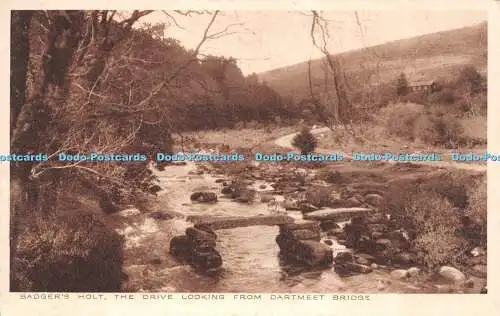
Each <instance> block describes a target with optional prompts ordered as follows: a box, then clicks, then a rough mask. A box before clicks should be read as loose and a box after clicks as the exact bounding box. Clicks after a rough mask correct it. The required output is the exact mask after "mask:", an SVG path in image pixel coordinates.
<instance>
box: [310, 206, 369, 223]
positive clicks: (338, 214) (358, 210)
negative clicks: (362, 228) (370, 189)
mask: <svg viewBox="0 0 500 316" xmlns="http://www.w3.org/2000/svg"><path fill="white" fill-rule="evenodd" d="M372 212H373V209H370V208H363V207H351V208H331V209H324V210H319V211H315V212H311V213H307V214H304V219H310V220H318V221H325V220H337V221H343V220H348V219H350V218H352V217H356V216H363V215H368V214H370V213H372Z"/></svg>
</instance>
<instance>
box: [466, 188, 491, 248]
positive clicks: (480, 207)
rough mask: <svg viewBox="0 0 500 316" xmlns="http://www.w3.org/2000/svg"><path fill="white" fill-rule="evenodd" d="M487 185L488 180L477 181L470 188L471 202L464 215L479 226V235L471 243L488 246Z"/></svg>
mask: <svg viewBox="0 0 500 316" xmlns="http://www.w3.org/2000/svg"><path fill="white" fill-rule="evenodd" d="M486 192H487V185H486V181H484V180H483V181H478V182H476V183H475V184H474V185H473V186H472V187H471V189H470V190H469V203H468V206H467V208H466V209H465V212H464V215H466V216H468V217H469V218H470V219H471V220H472V222H474V223H475V224H476V226H477V228H478V234H477V236H473V237H474V240H471V243H473V244H475V245H480V246H482V247H486V240H487V217H488V216H487V215H488V214H487V202H488V200H487V193H486Z"/></svg>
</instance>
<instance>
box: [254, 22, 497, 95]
mask: <svg viewBox="0 0 500 316" xmlns="http://www.w3.org/2000/svg"><path fill="white" fill-rule="evenodd" d="M487 29H488V28H487V23H486V22H483V23H481V24H477V25H473V26H469V27H465V28H460V29H454V30H449V31H443V32H437V33H432V34H426V35H422V36H417V37H412V38H408V39H402V40H397V41H393V42H388V43H385V44H381V45H377V46H372V47H367V48H362V49H358V50H353V51H348V52H344V53H340V54H338V55H336V56H338V57H339V60H340V62H341V65H342V68H343V69H344V70H345V72H346V73H347V74H348V77H350V78H353V79H354V83H355V84H359V83H363V84H370V85H377V84H380V83H384V82H388V81H391V80H393V79H395V77H396V76H398V75H399V74H400V73H401V72H405V73H406V74H407V76H408V78H409V80H422V79H424V80H436V79H437V80H439V79H443V78H447V77H449V76H452V75H453V74H454V73H456V71H457V70H459V69H460V66H463V65H465V64H473V65H475V66H476V67H477V69H478V70H479V71H480V72H483V73H484V72H486V69H487V51H488V49H487ZM323 63H324V58H321V59H316V60H313V61H312V62H311V73H312V77H313V82H314V85H315V86H318V85H320V84H321V83H320V82H321V81H322V80H323V78H324V77H323ZM307 73H308V62H307V61H305V62H303V63H299V64H295V65H291V66H287V67H283V68H278V69H273V70H270V71H267V72H263V73H260V74H258V77H259V79H260V80H263V81H266V82H267V83H268V84H269V86H271V87H272V88H274V89H275V90H276V91H277V92H278V93H279V94H281V95H283V96H292V97H294V98H301V97H305V96H307V95H308V93H309V90H308V89H309V86H308V75H307Z"/></svg>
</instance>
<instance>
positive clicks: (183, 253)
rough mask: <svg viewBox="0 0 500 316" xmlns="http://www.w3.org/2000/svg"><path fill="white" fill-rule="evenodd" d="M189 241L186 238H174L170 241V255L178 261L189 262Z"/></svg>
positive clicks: (190, 250)
mask: <svg viewBox="0 0 500 316" xmlns="http://www.w3.org/2000/svg"><path fill="white" fill-rule="evenodd" d="M191 252H192V249H191V241H190V240H189V238H188V237H187V236H175V237H174V238H172V239H171V240H170V253H171V254H172V255H173V256H174V257H177V258H179V259H183V260H186V261H188V260H190V258H191Z"/></svg>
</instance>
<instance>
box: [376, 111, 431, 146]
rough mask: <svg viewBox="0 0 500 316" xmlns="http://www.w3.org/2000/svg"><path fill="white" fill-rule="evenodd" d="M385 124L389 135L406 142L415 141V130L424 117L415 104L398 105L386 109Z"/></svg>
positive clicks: (384, 113)
mask: <svg viewBox="0 0 500 316" xmlns="http://www.w3.org/2000/svg"><path fill="white" fill-rule="evenodd" d="M382 115H384V116H385V117H386V120H385V124H386V128H387V131H388V132H389V134H391V135H393V136H398V137H401V138H404V139H406V140H414V134H413V128H414V126H415V122H416V121H417V119H418V118H419V117H420V116H421V115H422V113H421V108H420V107H419V106H417V105H415V104H397V105H391V106H390V107H388V108H386V109H384V111H383V114H382Z"/></svg>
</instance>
